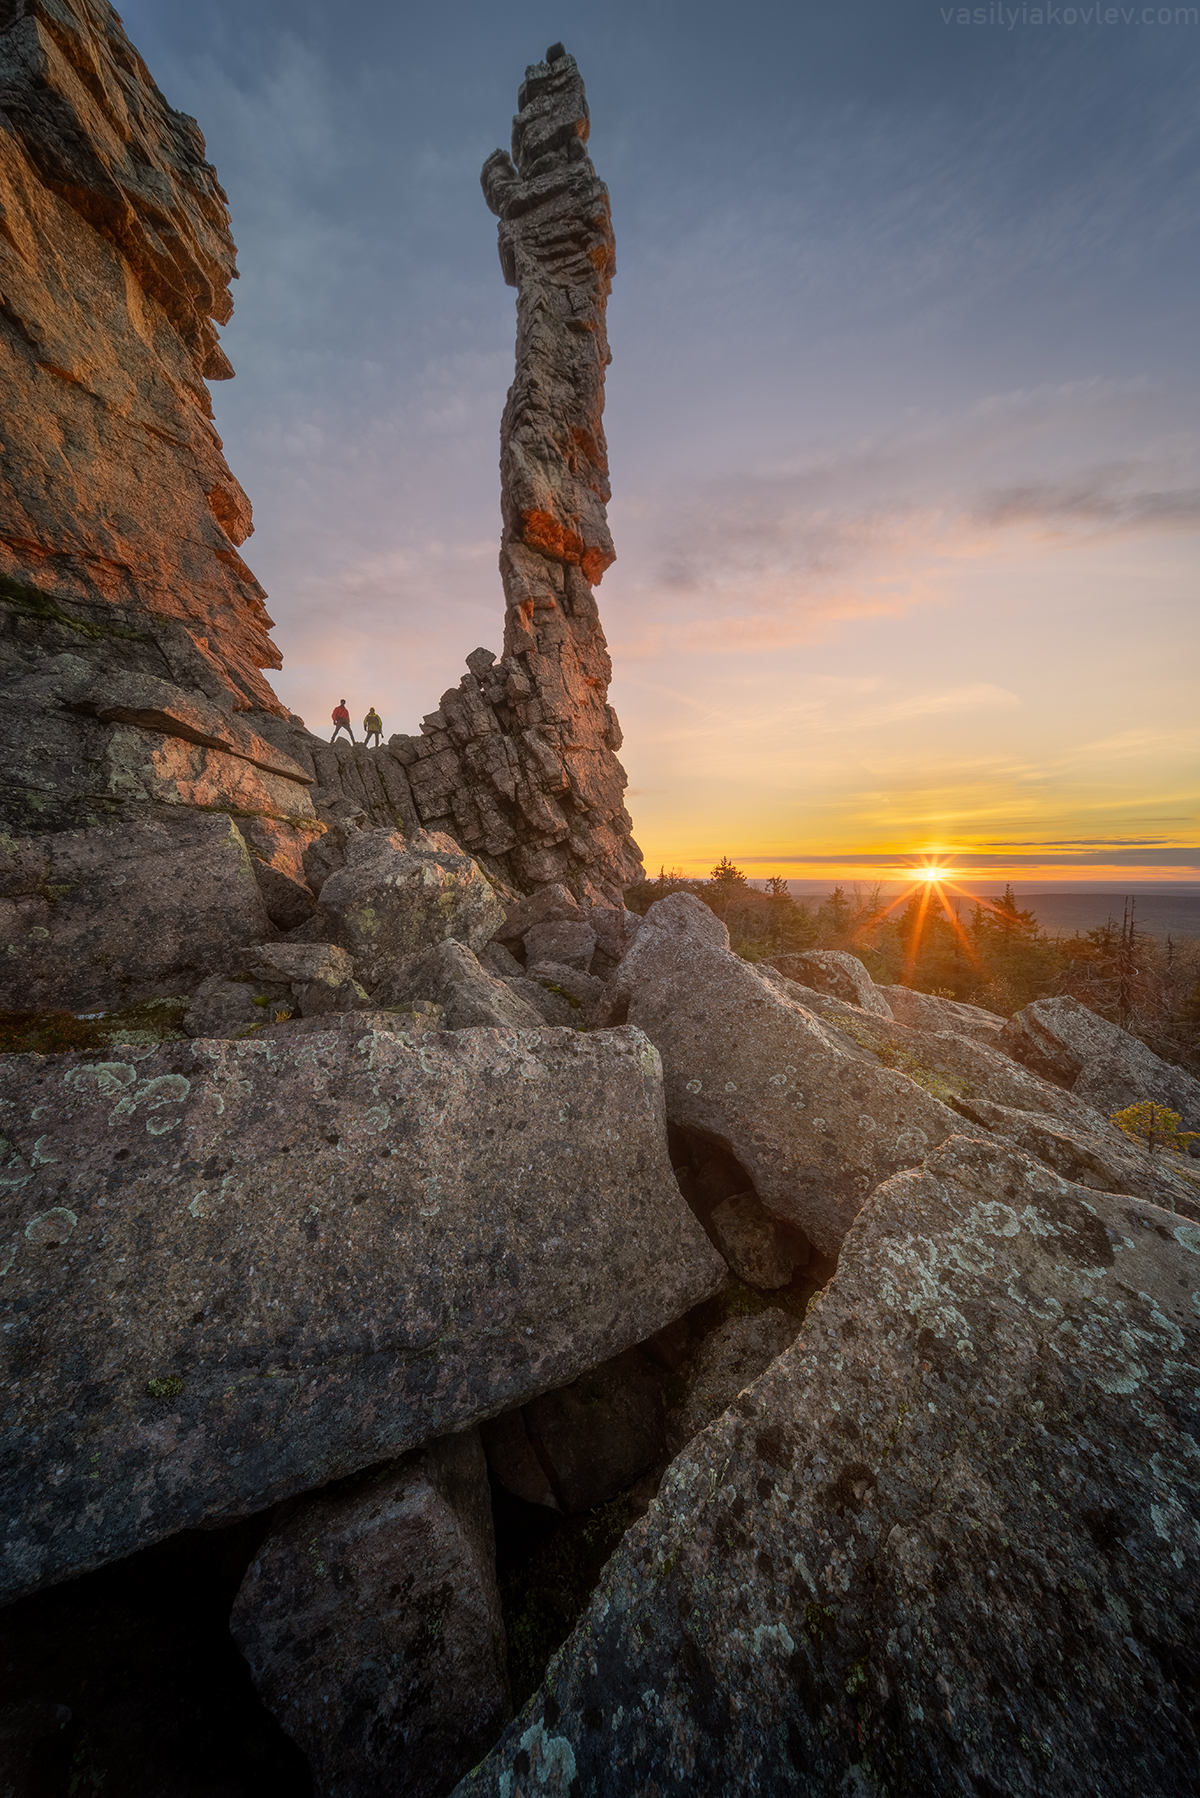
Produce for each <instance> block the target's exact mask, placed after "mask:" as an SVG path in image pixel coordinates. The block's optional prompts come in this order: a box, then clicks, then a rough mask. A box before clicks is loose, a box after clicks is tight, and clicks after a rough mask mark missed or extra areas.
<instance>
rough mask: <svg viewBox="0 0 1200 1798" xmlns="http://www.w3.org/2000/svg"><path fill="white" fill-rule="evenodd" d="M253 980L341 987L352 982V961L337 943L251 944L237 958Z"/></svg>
mask: <svg viewBox="0 0 1200 1798" xmlns="http://www.w3.org/2000/svg"><path fill="white" fill-rule="evenodd" d="M238 960H239V961H240V962H241V965H242V970H243V972H244V973H246V974H248V975H249V976H250V978H251V979H252V980H286V981H288V982H290V983H291V984H293V985H297V984H298V985H301V986H307V985H308V983H309V981H310V980H322V981H324V983H325V985H326V986H341V985H342V984H343V982H345V981H347V980H353V978H354V960H353V957H352V956H351V955H349V954H348V952H347V951H346V950H345V949H339V948H338V946H337V944H336V943H253V944H251V945H250V947H249V948H247V949H245V950H244V951H243V952H242V954H241V955H240V956H239V957H238Z"/></svg>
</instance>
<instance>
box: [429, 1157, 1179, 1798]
mask: <svg viewBox="0 0 1200 1798" xmlns="http://www.w3.org/2000/svg"><path fill="white" fill-rule="evenodd" d="M1197 1287H1200V1230H1198V1229H1197V1227H1196V1226H1195V1225H1194V1224H1190V1223H1182V1222H1181V1221H1180V1220H1179V1219H1178V1218H1176V1217H1173V1216H1171V1215H1170V1214H1169V1213H1166V1212H1163V1211H1160V1210H1158V1209H1156V1208H1155V1207H1153V1206H1149V1205H1146V1204H1144V1203H1142V1202H1140V1201H1137V1200H1131V1199H1126V1198H1113V1197H1109V1196H1106V1195H1102V1194H1098V1193H1094V1192H1090V1191H1087V1190H1085V1189H1083V1188H1080V1187H1077V1186H1071V1185H1069V1184H1067V1183H1066V1182H1065V1181H1063V1180H1060V1179H1058V1178H1057V1177H1056V1176H1055V1175H1054V1174H1052V1173H1050V1172H1049V1171H1048V1170H1047V1169H1046V1168H1044V1167H1041V1166H1039V1164H1038V1163H1037V1162H1035V1161H1033V1160H1031V1159H1030V1158H1029V1157H1027V1156H1025V1155H1022V1154H1020V1153H1019V1152H1017V1151H1015V1150H1012V1149H1010V1148H1008V1147H1007V1146H1002V1145H998V1144H995V1143H991V1142H977V1141H971V1140H967V1139H963V1138H956V1139H954V1140H953V1141H951V1142H948V1143H945V1144H943V1145H942V1146H941V1147H940V1148H939V1149H938V1150H936V1151H935V1152H934V1153H933V1154H932V1155H931V1156H930V1157H929V1159H928V1161H927V1163H926V1165H925V1166H924V1167H923V1168H921V1169H918V1170H913V1171H911V1172H908V1173H904V1174H899V1175H897V1176H896V1177H895V1178H894V1179H892V1180H889V1181H888V1182H887V1183H886V1184H885V1185H883V1186H881V1187H880V1188H878V1190H877V1191H876V1192H875V1193H874V1194H873V1195H872V1197H871V1198H870V1199H869V1200H868V1202H867V1204H866V1206H865V1207H864V1209H863V1211H862V1212H861V1214H860V1216H859V1219H858V1222H857V1224H856V1225H855V1228H854V1230H853V1231H852V1232H851V1234H850V1236H849V1237H848V1238H847V1240H846V1242H845V1244H844V1245H843V1249H842V1254H841V1258H840V1261H839V1264H838V1272H837V1275H836V1277H835V1279H834V1280H833V1282H832V1284H831V1285H830V1286H829V1287H828V1288H827V1289H826V1291H825V1293H824V1295H823V1296H822V1298H821V1300H820V1302H819V1304H818V1306H817V1307H816V1309H815V1310H814V1311H813V1312H812V1313H811V1314H810V1317H809V1320H808V1322H807V1323H806V1325H805V1327H804V1329H803V1331H802V1333H801V1335H800V1337H799V1338H798V1340H797V1341H796V1343H795V1345H794V1346H793V1347H792V1348H791V1349H789V1350H788V1351H787V1352H786V1353H784V1354H783V1355H782V1356H781V1357H780V1358H779V1359H778V1360H776V1361H774V1362H773V1363H772V1365H771V1366H770V1367H769V1368H768V1369H767V1371H766V1373H765V1374H764V1375H763V1376H762V1377H761V1378H760V1379H759V1380H758V1381H757V1383H756V1384H754V1385H753V1386H751V1387H750V1389H749V1390H748V1391H746V1392H744V1393H742V1394H741V1396H740V1397H739V1398H738V1399H737V1400H736V1401H735V1403H734V1404H733V1405H732V1406H731V1407H730V1409H729V1410H728V1411H726V1412H725V1413H724V1415H723V1416H721V1417H720V1418H718V1419H717V1421H715V1422H714V1423H712V1424H711V1425H710V1427H709V1428H708V1429H707V1430H705V1431H704V1432H703V1433H702V1434H701V1435H700V1436H698V1437H696V1438H695V1440H694V1441H692V1442H691V1443H689V1444H688V1446H687V1448H686V1449H685V1450H684V1452H683V1453H682V1454H681V1455H680V1456H679V1457H678V1458H677V1459H676V1461H675V1462H674V1463H673V1465H672V1466H671V1468H670V1469H669V1470H668V1472H667V1475H666V1478H665V1480H664V1482H663V1485H662V1487H661V1489H660V1493H659V1498H658V1501H657V1503H656V1504H655V1505H652V1506H651V1508H650V1512H649V1514H648V1515H647V1517H646V1518H645V1519H644V1520H643V1521H642V1522H640V1523H638V1524H635V1525H634V1527H633V1528H632V1529H631V1530H630V1532H629V1533H628V1534H627V1535H626V1537H625V1539H624V1541H623V1542H622V1544H621V1546H620V1548H619V1549H618V1550H617V1552H616V1554H615V1555H614V1556H613V1558H612V1560H611V1561H610V1562H609V1563H608V1566H607V1567H606V1569H605V1572H604V1576H603V1578H602V1580H601V1584H600V1586H599V1588H598V1590H597V1591H596V1593H595V1595H594V1597H593V1599H592V1601H591V1604H590V1606H589V1609H588V1611H587V1612H586V1613H585V1614H584V1616H583V1617H582V1618H581V1620H580V1622H579V1624H578V1626H577V1627H576V1630H575V1632H574V1634H573V1635H572V1636H571V1638H570V1639H569V1640H568V1642H567V1643H566V1644H565V1646H564V1647H563V1649H562V1650H561V1651H560V1653H559V1655H558V1656H557V1658H556V1659H555V1660H554V1661H552V1662H551V1664H550V1668H549V1671H548V1674H547V1677H546V1681H545V1684H544V1686H543V1688H542V1690H541V1691H540V1692H539V1693H538V1694H537V1695H536V1696H535V1697H534V1698H533V1699H532V1700H531V1701H530V1703H529V1705H528V1706H527V1707H526V1708H525V1710H524V1712H523V1713H522V1714H521V1716H520V1717H519V1718H518V1719H517V1720H516V1721H515V1722H514V1723H513V1724H512V1725H510V1727H509V1729H508V1730H507V1731H506V1733H505V1735H504V1736H503V1737H502V1738H501V1740H500V1742H499V1743H498V1744H497V1746H496V1748H495V1749H494V1750H493V1752H492V1754H491V1755H489V1757H488V1759H487V1760H486V1761H485V1762H484V1763H483V1765H482V1767H480V1768H479V1769H477V1770H476V1771H475V1773H473V1774H472V1775H470V1776H469V1777H468V1778H466V1779H465V1780H463V1781H462V1783H461V1784H460V1785H459V1787H458V1788H457V1792H458V1794H459V1798H476V1795H482V1794H484V1793H487V1794H489V1795H490V1794H498V1793H501V1792H511V1793H512V1794H514V1798H515V1794H516V1792H517V1791H518V1790H521V1791H525V1792H531V1791H536V1792H541V1791H542V1790H543V1789H545V1790H546V1791H548V1792H562V1793H566V1792H567V1791H568V1790H576V1791H581V1792H585V1793H589V1794H594V1795H595V1798H601V1795H603V1798H617V1795H618V1794H624V1793H627V1792H632V1791H640V1792H646V1791H656V1792H657V1793H659V1794H660V1795H661V1798H683V1795H684V1794H688V1795H689V1798H690V1795H692V1794H695V1793H698V1792H707V1791H711V1790H714V1789H716V1788H717V1787H719V1789H720V1791H721V1792H722V1793H723V1794H728V1795H732V1798H741V1795H742V1794H745V1795H746V1798H749V1794H751V1793H755V1794H762V1793H776V1792H778V1793H783V1792H793V1791H797V1792H799V1791H808V1792H814V1793H815V1792H821V1793H825V1792H828V1793H834V1792H836V1793H843V1794H846V1795H847V1798H850V1795H853V1798H883V1794H885V1793H886V1794H888V1798H926V1795H927V1794H929V1793H934V1792H936V1793H954V1794H962V1795H963V1798H975V1795H976V1794H980V1793H996V1794H998V1793H1010V1792H1012V1793H1016V1792H1022V1793H1044V1794H1047V1795H1048V1794H1054V1798H1128V1794H1130V1793H1133V1792H1137V1793H1151V1792H1153V1793H1156V1794H1166V1793H1172V1794H1174V1793H1179V1794H1183V1793H1187V1792H1192V1791H1194V1790H1195V1784H1196V1737H1195V1732H1194V1723H1193V1717H1194V1704H1195V1679H1196V1670H1197V1652H1196V1644H1197V1641H1200V1549H1198V1547H1197V1530H1196V1524H1195V1514H1196V1499H1195V1492H1196V1480H1195V1467H1196V1456H1197V1447H1196V1440H1195V1434H1196V1405H1195V1385H1196V1374H1195V1361H1196V1357H1197V1353H1198V1352H1200V1316H1198V1314H1197V1313H1198V1310H1200V1298H1194V1297H1193V1289H1195V1288H1197ZM715 1768H719V1769H720V1772H719V1776H718V1777H717V1779H716V1782H715V1785H714V1779H713V1770H714V1769H715ZM526 1772H528V1777H526V1776H525V1775H526ZM572 1781H574V1782H576V1783H575V1784H574V1785H572ZM556 1782H557V1783H556Z"/></svg>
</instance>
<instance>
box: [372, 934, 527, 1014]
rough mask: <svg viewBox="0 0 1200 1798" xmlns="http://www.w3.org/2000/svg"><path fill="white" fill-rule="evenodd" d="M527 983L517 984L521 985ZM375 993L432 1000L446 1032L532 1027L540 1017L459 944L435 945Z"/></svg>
mask: <svg viewBox="0 0 1200 1798" xmlns="http://www.w3.org/2000/svg"><path fill="white" fill-rule="evenodd" d="M528 984H529V982H526V981H522V982H521V983H520V985H521V986H522V987H524V986H527V985H528ZM376 996H377V998H382V999H383V1000H385V1002H386V1003H387V1004H389V1005H391V1004H395V1005H404V1004H408V1003H411V1001H412V1000H414V999H431V1000H432V1001H433V1002H434V1003H435V1004H436V1005H440V1006H441V1007H442V1009H443V1012H444V1015H445V1028H446V1029H447V1030H469V1029H473V1028H479V1027H484V1028H491V1027H493V1026H499V1027H501V1028H504V1027H506V1026H512V1027H515V1028H518V1029H521V1028H526V1027H528V1026H533V1027H535V1028H536V1027H537V1025H538V1024H540V1023H541V1022H542V1016H543V1014H542V1012H541V1009H540V1008H539V1007H537V1006H534V1005H531V1004H530V1003H529V1001H528V999H526V998H525V997H524V996H523V994H522V993H521V992H519V991H518V990H517V984H516V983H513V984H510V983H508V982H506V981H503V980H500V979H498V978H497V976H496V975H495V974H492V973H490V972H489V971H488V969H487V968H484V967H482V966H481V965H480V963H479V961H478V960H477V959H476V957H475V956H474V955H473V954H472V953H471V951H470V949H468V948H467V947H466V945H465V944H464V943H455V942H448V943H439V944H438V946H437V948H436V949H430V950H428V951H427V952H426V953H425V954H424V955H422V956H420V957H419V958H418V959H417V960H416V961H413V962H408V963H406V964H405V965H404V966H403V967H402V968H401V969H399V970H398V972H397V973H396V974H395V975H394V976H393V977H392V978H391V979H388V980H385V981H384V982H383V984H382V986H381V987H380V988H379V989H377V994H376ZM555 1021H557V1020H555Z"/></svg>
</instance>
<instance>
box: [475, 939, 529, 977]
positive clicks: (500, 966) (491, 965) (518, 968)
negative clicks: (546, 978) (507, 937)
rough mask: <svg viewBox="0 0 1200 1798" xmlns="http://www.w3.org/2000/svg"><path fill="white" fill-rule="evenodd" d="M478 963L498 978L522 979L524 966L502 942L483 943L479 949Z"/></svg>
mask: <svg viewBox="0 0 1200 1798" xmlns="http://www.w3.org/2000/svg"><path fill="white" fill-rule="evenodd" d="M479 964H480V966H481V967H484V968H486V969H487V971H488V973H489V974H495V975H496V976H497V977H498V978H499V979H500V980H524V978H525V967H524V964H523V963H522V962H519V961H518V960H517V958H516V956H515V955H514V954H513V953H512V951H511V949H506V948H505V947H504V944H503V943H496V942H492V943H485V944H484V946H483V948H482V949H481V950H480V951H479Z"/></svg>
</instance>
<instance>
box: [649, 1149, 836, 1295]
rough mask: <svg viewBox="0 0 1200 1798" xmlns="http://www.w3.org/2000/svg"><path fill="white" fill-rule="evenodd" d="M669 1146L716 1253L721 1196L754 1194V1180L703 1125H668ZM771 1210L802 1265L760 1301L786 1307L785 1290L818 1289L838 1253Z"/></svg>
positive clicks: (690, 1202) (830, 1273)
mask: <svg viewBox="0 0 1200 1798" xmlns="http://www.w3.org/2000/svg"><path fill="white" fill-rule="evenodd" d="M667 1147H668V1151H669V1153H670V1157H671V1166H672V1168H673V1169H674V1172H675V1179H676V1181H677V1182H678V1184H679V1190H680V1192H681V1193H682V1194H683V1196H684V1198H685V1199H686V1200H687V1203H688V1205H689V1206H690V1208H691V1210H692V1211H693V1212H694V1214H695V1216H696V1218H697V1219H698V1221H699V1222H700V1224H701V1225H702V1226H703V1228H704V1231H705V1234H706V1235H707V1236H708V1239H709V1241H710V1242H711V1243H712V1244H713V1246H714V1248H715V1249H716V1250H717V1252H718V1253H720V1252H721V1244H720V1242H719V1240H718V1238H717V1235H716V1232H715V1231H714V1229H713V1225H712V1214H713V1212H714V1211H715V1210H716V1208H717V1206H718V1205H720V1204H721V1203H723V1201H724V1200H725V1199H731V1198H733V1197H734V1196H735V1195H736V1194H738V1193H743V1192H752V1193H754V1196H755V1197H756V1198H757V1197H758V1192H757V1189H756V1187H755V1185H754V1181H753V1179H752V1178H751V1176H750V1175H749V1174H748V1173H747V1172H746V1170H745V1168H744V1167H743V1166H742V1164H741V1162H740V1161H739V1160H738V1158H737V1156H736V1155H735V1154H734V1153H733V1152H732V1150H731V1149H730V1148H729V1146H728V1144H726V1143H723V1142H721V1141H720V1140H719V1139H718V1138H717V1137H713V1136H708V1135H706V1134H705V1133H704V1132H703V1131H701V1130H693V1129H689V1128H687V1127H686V1126H684V1125H681V1124H668V1126H667ZM771 1215H772V1219H773V1221H774V1225H775V1229H776V1231H777V1233H778V1235H779V1236H780V1238H781V1239H782V1240H783V1241H785V1242H786V1243H788V1244H789V1245H790V1246H791V1247H792V1248H793V1249H794V1251H795V1254H796V1259H797V1261H798V1262H802V1263H805V1264H806V1265H803V1266H801V1267H799V1268H798V1271H797V1273H796V1276H795V1278H794V1279H793V1280H792V1281H791V1282H790V1284H789V1285H788V1286H786V1287H782V1288H778V1289H776V1290H773V1291H772V1292H771V1293H770V1294H769V1296H768V1297H767V1298H766V1299H765V1300H764V1303H765V1304H770V1303H774V1302H778V1303H779V1304H781V1305H782V1306H783V1307H784V1309H785V1310H789V1309H792V1306H791V1305H790V1304H789V1303H788V1302H787V1301H786V1300H785V1298H784V1294H786V1293H789V1292H791V1290H792V1288H797V1289H799V1290H803V1291H805V1292H807V1293H811V1292H812V1291H816V1290H819V1289H820V1288H821V1287H823V1286H825V1285H826V1284H827V1283H828V1282H829V1280H831V1279H832V1277H833V1274H834V1270H835V1269H836V1267H837V1260H836V1257H835V1258H833V1259H830V1258H829V1257H828V1256H825V1255H822V1254H820V1253H819V1252H818V1251H817V1250H816V1249H815V1248H814V1247H813V1245H812V1243H811V1242H810V1241H809V1239H808V1237H807V1236H806V1235H805V1234H804V1232H803V1230H801V1229H800V1228H799V1227H798V1226H797V1225H795V1224H792V1223H789V1222H788V1220H787V1219H786V1218H781V1217H779V1216H778V1214H776V1213H774V1212H773V1213H772V1214H771ZM747 1290H750V1289H749V1288H747ZM806 1302H807V1301H806Z"/></svg>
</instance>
